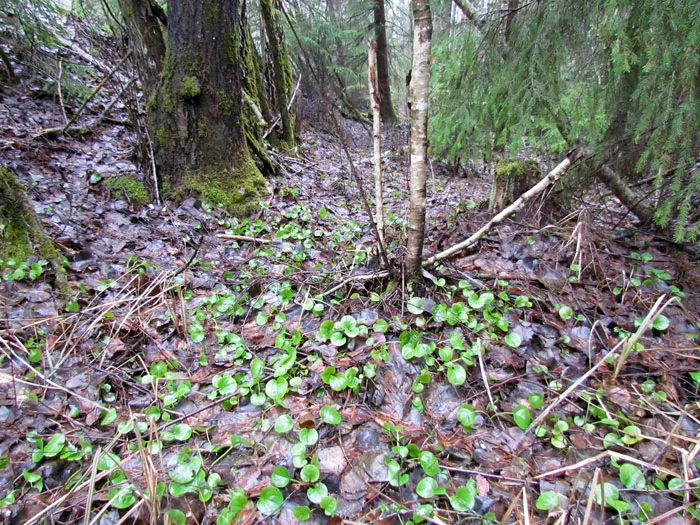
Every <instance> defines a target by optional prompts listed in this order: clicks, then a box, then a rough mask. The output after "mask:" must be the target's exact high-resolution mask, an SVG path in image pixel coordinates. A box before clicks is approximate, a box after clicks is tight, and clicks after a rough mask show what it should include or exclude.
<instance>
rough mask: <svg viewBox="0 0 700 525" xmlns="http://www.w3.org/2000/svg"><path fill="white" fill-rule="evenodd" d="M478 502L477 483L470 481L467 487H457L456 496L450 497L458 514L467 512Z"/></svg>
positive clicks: (451, 503)
mask: <svg viewBox="0 0 700 525" xmlns="http://www.w3.org/2000/svg"><path fill="white" fill-rule="evenodd" d="M475 501H476V481H474V480H473V479H470V480H469V481H468V482H467V484H466V485H464V486H462V487H457V490H456V491H455V495H454V496H450V505H452V508H453V509H454V510H456V511H457V512H467V511H469V510H471V509H472V507H474V503H475Z"/></svg>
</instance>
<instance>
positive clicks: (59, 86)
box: [56, 58, 68, 123]
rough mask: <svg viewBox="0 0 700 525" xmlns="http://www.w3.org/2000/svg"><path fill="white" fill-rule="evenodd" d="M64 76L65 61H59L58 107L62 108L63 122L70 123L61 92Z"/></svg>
mask: <svg viewBox="0 0 700 525" xmlns="http://www.w3.org/2000/svg"><path fill="white" fill-rule="evenodd" d="M62 76H63V61H62V60H61V59H60V58H59V59H58V79H57V81H56V93H57V94H58V105H59V107H60V108H61V114H62V115H63V122H64V123H66V122H68V115H66V107H65V106H64V104H63V93H62V92H61V77H62Z"/></svg>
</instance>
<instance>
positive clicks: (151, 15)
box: [119, 0, 166, 100]
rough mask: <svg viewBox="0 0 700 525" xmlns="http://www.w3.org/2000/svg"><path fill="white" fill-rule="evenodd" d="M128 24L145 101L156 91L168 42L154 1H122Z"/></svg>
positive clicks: (123, 12) (122, 9) (121, 4)
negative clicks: (166, 42)
mask: <svg viewBox="0 0 700 525" xmlns="http://www.w3.org/2000/svg"><path fill="white" fill-rule="evenodd" d="M119 8H120V9H121V12H122V16H123V17H124V21H125V22H126V30H127V33H128V36H129V40H130V41H131V42H130V44H131V49H132V50H133V53H134V54H133V57H134V63H135V64H136V69H137V70H138V74H139V78H140V80H141V87H142V88H143V91H144V94H145V95H146V100H148V99H149V98H150V97H151V95H153V93H154V92H155V90H156V87H157V85H158V79H159V78H160V73H161V71H162V69H163V61H164V60H165V52H166V49H165V40H164V38H163V31H162V30H161V23H160V22H159V21H158V14H159V11H158V10H159V9H160V8H159V7H158V6H157V5H155V4H154V2H153V0H119Z"/></svg>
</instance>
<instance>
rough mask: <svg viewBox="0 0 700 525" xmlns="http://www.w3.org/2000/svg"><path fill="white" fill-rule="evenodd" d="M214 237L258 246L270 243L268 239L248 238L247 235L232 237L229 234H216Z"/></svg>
mask: <svg viewBox="0 0 700 525" xmlns="http://www.w3.org/2000/svg"><path fill="white" fill-rule="evenodd" d="M215 237H216V238H217V239H229V240H231V241H243V242H258V243H260V244H270V243H271V242H272V241H271V240H269V239H258V238H257V237H248V236H247V235H233V234H230V233H217V234H216V235H215Z"/></svg>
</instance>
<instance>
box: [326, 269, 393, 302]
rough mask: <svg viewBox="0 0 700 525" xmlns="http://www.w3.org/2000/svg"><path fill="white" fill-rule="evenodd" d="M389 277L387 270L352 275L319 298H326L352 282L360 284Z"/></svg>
mask: <svg viewBox="0 0 700 525" xmlns="http://www.w3.org/2000/svg"><path fill="white" fill-rule="evenodd" d="M389 275H391V274H390V273H389V272H388V271H387V270H382V271H380V272H375V273H364V274H362V275H353V276H351V277H348V278H347V279H344V280H343V281H342V282H340V283H338V284H337V285H335V286H334V287H333V288H331V289H330V290H326V291H325V292H323V293H322V294H321V295H320V296H321V297H326V296H327V295H330V294H332V293H333V292H335V291H336V290H340V289H341V288H342V287H343V286H345V285H346V284H348V283H351V282H354V281H359V282H362V281H371V280H372V279H383V278H384V277H389Z"/></svg>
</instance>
